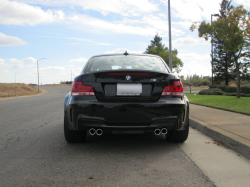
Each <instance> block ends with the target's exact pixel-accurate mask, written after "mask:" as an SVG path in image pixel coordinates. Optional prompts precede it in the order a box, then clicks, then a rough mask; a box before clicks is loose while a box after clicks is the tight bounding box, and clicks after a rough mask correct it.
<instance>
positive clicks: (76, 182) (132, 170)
mask: <svg viewBox="0 0 250 187" xmlns="http://www.w3.org/2000/svg"><path fill="white" fill-rule="evenodd" d="M44 89H46V90H48V92H49V93H48V94H46V95H40V96H33V97H26V98H17V99H10V100H0V168H1V169H0V186H4V187H6V186H171V187H172V186H178V187H180V186H199V187H200V186H214V184H213V183H212V182H211V181H210V180H209V179H208V178H207V177H206V176H205V175H204V174H203V172H202V171H201V170H200V169H199V168H198V167H197V166H196V165H195V164H194V163H193V161H191V160H190V159H189V158H188V157H187V155H186V154H185V153H184V152H183V151H182V150H181V149H180V145H176V144H174V143H170V142H167V141H165V139H164V137H162V136H155V135H153V134H123V135H119V134H107V135H104V136H101V137H96V136H94V137H88V140H87V142H86V143H83V144H68V143H67V142H66V141H65V140H64V136H63V101H64V97H65V95H66V93H67V92H68V91H69V89H70V88H69V87H44Z"/></svg>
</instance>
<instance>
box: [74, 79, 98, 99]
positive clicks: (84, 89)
mask: <svg viewBox="0 0 250 187" xmlns="http://www.w3.org/2000/svg"><path fill="white" fill-rule="evenodd" d="M71 95H72V96H93V95H95V93H94V90H93V88H92V87H91V86H87V85H84V84H82V82H77V81H76V82H74V83H73V86H72V90H71Z"/></svg>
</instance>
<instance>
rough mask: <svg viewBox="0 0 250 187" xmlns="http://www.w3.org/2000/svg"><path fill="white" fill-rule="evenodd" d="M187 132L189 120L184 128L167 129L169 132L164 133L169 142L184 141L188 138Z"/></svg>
mask: <svg viewBox="0 0 250 187" xmlns="http://www.w3.org/2000/svg"><path fill="white" fill-rule="evenodd" d="M188 133H189V120H188V124H187V126H186V129H185V130H182V131H169V133H168V134H166V135H165V136H166V139H167V140H169V141H171V142H185V141H186V140H187V138H188Z"/></svg>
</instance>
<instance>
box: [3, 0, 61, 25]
mask: <svg viewBox="0 0 250 187" xmlns="http://www.w3.org/2000/svg"><path fill="white" fill-rule="evenodd" d="M0 10H1V11H0V23H1V24H5V25H36V24H41V23H52V22H55V21H58V20H63V19H64V13H63V12H62V11H52V10H47V11H43V10H42V9H41V8H40V7H36V6H30V5H27V4H24V3H20V2H16V1H8V0H0Z"/></svg>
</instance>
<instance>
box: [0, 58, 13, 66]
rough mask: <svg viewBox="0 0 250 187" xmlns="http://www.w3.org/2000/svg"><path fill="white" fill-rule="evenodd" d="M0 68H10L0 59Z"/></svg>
mask: <svg viewBox="0 0 250 187" xmlns="http://www.w3.org/2000/svg"><path fill="white" fill-rule="evenodd" d="M0 67H4V68H8V67H11V65H10V64H6V63H5V60H4V59H1V58H0Z"/></svg>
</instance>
